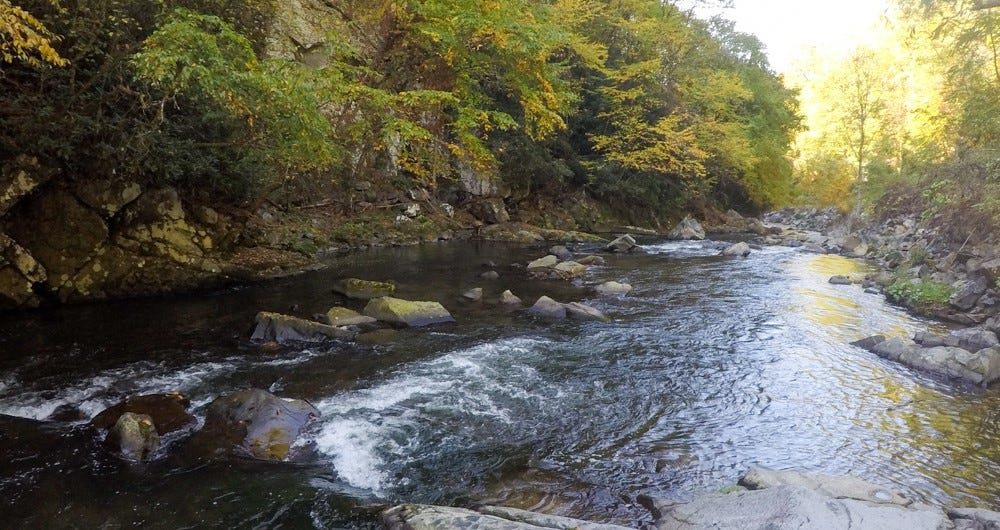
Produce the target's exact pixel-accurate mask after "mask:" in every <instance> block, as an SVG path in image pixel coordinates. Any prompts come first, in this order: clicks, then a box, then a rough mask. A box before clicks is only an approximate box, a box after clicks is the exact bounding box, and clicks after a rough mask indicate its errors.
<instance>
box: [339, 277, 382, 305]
mask: <svg viewBox="0 0 1000 530" xmlns="http://www.w3.org/2000/svg"><path fill="white" fill-rule="evenodd" d="M333 292H335V293H339V294H342V295H344V296H346V297H348V298H354V299H358V300H371V299H372V298H379V297H382V296H391V295H392V294H393V293H395V292H396V284H395V283H393V282H388V281H386V282H376V281H371V280H359V279H358V278H347V279H344V280H340V281H339V282H337V283H336V284H335V285H334V286H333Z"/></svg>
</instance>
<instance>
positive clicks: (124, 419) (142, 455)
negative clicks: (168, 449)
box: [105, 412, 160, 462]
mask: <svg viewBox="0 0 1000 530" xmlns="http://www.w3.org/2000/svg"><path fill="white" fill-rule="evenodd" d="M105 442H106V443H107V444H108V445H109V446H111V447H113V448H114V449H115V450H116V451H119V452H120V453H121V455H122V456H123V457H125V458H126V459H128V460H132V461H135V462H142V461H144V460H147V459H149V457H150V455H151V454H152V453H153V452H154V451H156V450H157V449H158V448H159V447H160V435H159V433H157V432H156V426H155V425H154V424H153V418H151V417H149V415H147V414H136V413H134V412H126V413H124V414H122V415H121V416H119V417H118V421H116V422H115V424H114V426H113V427H111V430H110V431H109V432H108V436H107V438H106V439H105Z"/></svg>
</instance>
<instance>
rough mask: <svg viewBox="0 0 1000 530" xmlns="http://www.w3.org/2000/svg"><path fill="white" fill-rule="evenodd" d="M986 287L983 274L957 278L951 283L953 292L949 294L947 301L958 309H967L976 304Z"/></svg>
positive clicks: (987, 286) (987, 285)
mask: <svg viewBox="0 0 1000 530" xmlns="http://www.w3.org/2000/svg"><path fill="white" fill-rule="evenodd" d="M988 288H989V284H988V283H987V281H986V277H984V276H976V277H975V278H972V279H965V280H959V281H957V282H955V283H953V284H952V289H954V291H955V292H954V293H953V294H952V295H951V298H950V299H949V300H948V303H950V304H951V305H952V306H953V307H955V308H956V309H958V310H960V311H968V310H970V309H972V308H973V307H975V306H976V302H978V301H979V298H980V297H981V296H982V295H983V294H985V293H986V290H987V289H988Z"/></svg>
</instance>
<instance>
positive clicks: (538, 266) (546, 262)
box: [528, 254, 559, 272]
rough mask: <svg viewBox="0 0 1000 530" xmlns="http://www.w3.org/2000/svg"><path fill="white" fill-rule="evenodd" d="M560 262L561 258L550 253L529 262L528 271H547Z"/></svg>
mask: <svg viewBox="0 0 1000 530" xmlns="http://www.w3.org/2000/svg"><path fill="white" fill-rule="evenodd" d="M558 264H559V258H557V257H556V256H554V255H552V254H549V255H548V256H542V257H540V258H538V259H536V260H534V261H532V262H530V263H528V272H538V271H546V270H548V269H551V268H553V267H555V266H556V265H558Z"/></svg>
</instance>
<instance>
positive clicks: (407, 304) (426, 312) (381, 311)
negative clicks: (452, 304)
mask: <svg viewBox="0 0 1000 530" xmlns="http://www.w3.org/2000/svg"><path fill="white" fill-rule="evenodd" d="M364 313H365V314H366V315H368V316H370V317H372V318H375V319H378V320H380V321H382V322H387V323H389V324H396V325H402V326H409V327H422V326H429V325H431V324H441V323H445V322H454V321H455V318H454V317H452V316H451V313H449V312H448V310H447V309H445V308H444V306H442V305H441V304H440V303H438V302H420V301H412V300H403V299H401V298H391V297H388V296H383V297H381V298H373V299H372V300H371V301H369V302H368V305H366V306H365V310H364Z"/></svg>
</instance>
